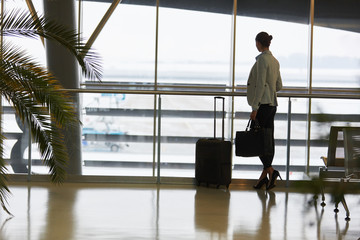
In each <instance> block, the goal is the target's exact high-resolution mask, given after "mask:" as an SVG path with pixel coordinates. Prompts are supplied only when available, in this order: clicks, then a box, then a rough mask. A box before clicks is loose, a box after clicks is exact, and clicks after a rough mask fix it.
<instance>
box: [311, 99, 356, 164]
mask: <svg viewBox="0 0 360 240" xmlns="http://www.w3.org/2000/svg"><path fill="white" fill-rule="evenodd" d="M312 106H313V108H312V109H313V110H312V116H311V118H312V125H311V126H312V127H311V141H312V143H313V144H312V147H311V151H310V156H311V157H310V160H311V162H310V164H311V166H324V163H323V161H322V160H321V159H320V157H328V156H327V154H328V146H329V135H330V128H331V127H332V126H337V127H350V126H351V127H359V126H360V108H359V100H347V99H313V100H312ZM329 106H331V107H329ZM344 106H346V107H344ZM341 134H342V133H341ZM339 140H340V141H341V143H340V145H339V147H338V148H337V149H336V158H344V147H343V138H342V137H341V136H340V134H339Z"/></svg>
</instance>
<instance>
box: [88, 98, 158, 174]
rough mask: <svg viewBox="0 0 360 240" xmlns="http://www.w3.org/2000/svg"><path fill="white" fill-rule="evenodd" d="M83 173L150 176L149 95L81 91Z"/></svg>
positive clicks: (152, 99) (151, 151)
mask: <svg viewBox="0 0 360 240" xmlns="http://www.w3.org/2000/svg"><path fill="white" fill-rule="evenodd" d="M82 97H83V102H84V104H83V106H84V107H83V120H82V121H83V152H82V153H83V155H82V156H83V162H84V163H83V164H84V167H83V174H84V175H121V176H152V174H153V171H152V166H153V137H152V136H153V125H154V123H153V117H154V116H153V108H154V97H153V96H152V95H135V94H126V95H125V94H106V93H103V94H95V93H94V94H90V93H89V94H82Z"/></svg>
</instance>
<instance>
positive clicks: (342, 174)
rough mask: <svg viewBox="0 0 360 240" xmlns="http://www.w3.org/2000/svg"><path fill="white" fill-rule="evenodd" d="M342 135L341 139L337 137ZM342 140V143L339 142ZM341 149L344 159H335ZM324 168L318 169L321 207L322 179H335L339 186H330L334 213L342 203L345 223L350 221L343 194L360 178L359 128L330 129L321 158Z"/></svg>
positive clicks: (322, 204) (323, 198) (323, 197)
mask: <svg viewBox="0 0 360 240" xmlns="http://www.w3.org/2000/svg"><path fill="white" fill-rule="evenodd" d="M339 133H342V139H340V140H339V137H340V135H341V134H339ZM341 140H342V141H341ZM339 147H343V150H344V158H339V157H336V156H337V155H336V150H337V149H338V148H339ZM321 158H322V159H323V161H324V164H325V168H320V172H319V178H320V180H321V185H320V192H321V195H322V203H321V206H322V207H324V206H325V205H326V204H325V195H324V187H325V186H324V183H325V181H324V179H326V178H335V179H338V180H339V182H340V183H339V184H335V185H332V191H331V194H332V196H333V198H334V200H335V209H334V212H335V213H337V212H339V210H338V205H339V203H342V205H343V207H344V209H345V211H346V218H345V220H346V221H349V220H350V217H349V216H350V211H349V209H348V206H347V204H346V201H345V193H346V192H347V191H348V184H347V183H349V182H350V181H351V180H352V179H354V178H359V177H360V127H334V126H332V127H331V128H330V136H329V145H328V155H327V157H321Z"/></svg>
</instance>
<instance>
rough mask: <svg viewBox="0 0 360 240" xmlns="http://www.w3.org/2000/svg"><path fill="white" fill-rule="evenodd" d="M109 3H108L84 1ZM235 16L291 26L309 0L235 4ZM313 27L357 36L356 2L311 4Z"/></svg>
mask: <svg viewBox="0 0 360 240" xmlns="http://www.w3.org/2000/svg"><path fill="white" fill-rule="evenodd" d="M84 1H91V2H106V3H112V0H84ZM121 4H134V5H146V6H155V5H156V0H123V1H122V2H121ZM159 4H160V7H166V8H176V9H184V10H193V11H205V12H213V13H220V14H232V13H233V1H232V0H160V1H159ZM237 15H238V16H247V17H256V18H265V19H273V20H280V21H287V22H294V23H302V24H308V23H309V22H310V17H309V16H310V0H238V1H237ZM314 19H315V20H314V25H315V26H323V27H328V28H336V29H342V30H347V31H352V32H359V33H360V1H359V0H315V11H314Z"/></svg>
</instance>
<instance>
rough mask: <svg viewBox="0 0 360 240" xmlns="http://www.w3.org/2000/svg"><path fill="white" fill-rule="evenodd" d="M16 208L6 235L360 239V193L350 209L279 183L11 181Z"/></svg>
mask: <svg viewBox="0 0 360 240" xmlns="http://www.w3.org/2000/svg"><path fill="white" fill-rule="evenodd" d="M10 189H11V192H12V195H11V196H9V205H8V206H9V209H10V211H11V212H12V214H13V216H10V215H8V214H6V213H5V212H4V211H2V210H1V211H0V227H1V228H0V239H1V240H13V239H14V240H15V239H16V240H18V239H19V240H70V239H71V240H89V239H100V240H102V239H135V240H147V239H161V240H173V239H174V240H176V239H196V240H202V239H204V240H208V239H209V240H210V239H239V240H240V239H244V240H249V239H262V240H270V239H271V240H286V239H289V240H296V239H299V240H300V239H301V240H305V239H309V240H320V239H321V240H325V239H326V240H328V239H330V240H332V239H344V240H345V239H349V240H350V239H351V240H357V239H359V238H360V198H359V196H360V195H358V194H348V195H346V201H347V204H348V206H349V209H350V214H351V215H350V217H351V220H350V221H345V217H346V215H345V211H344V208H343V207H342V206H341V205H340V206H339V210H340V211H339V213H337V214H335V213H334V204H332V203H331V201H330V196H328V195H325V196H326V198H327V199H326V201H327V205H326V206H325V207H324V208H322V207H321V206H320V202H317V203H316V204H314V203H313V202H312V201H311V200H312V196H313V195H312V194H308V193H306V194H305V193H299V192H294V191H289V189H286V188H281V187H278V188H275V189H274V190H273V191H269V192H266V191H264V190H259V191H256V190H253V189H251V186H237V185H231V186H230V189H229V190H228V191H227V190H225V189H221V188H220V189H216V188H212V187H209V188H206V187H204V186H200V187H197V186H193V185H170V184H160V185H156V184H90V183H66V184H63V185H62V186H55V185H51V184H47V183H32V184H26V183H25V184H20V183H14V184H11V185H10Z"/></svg>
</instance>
